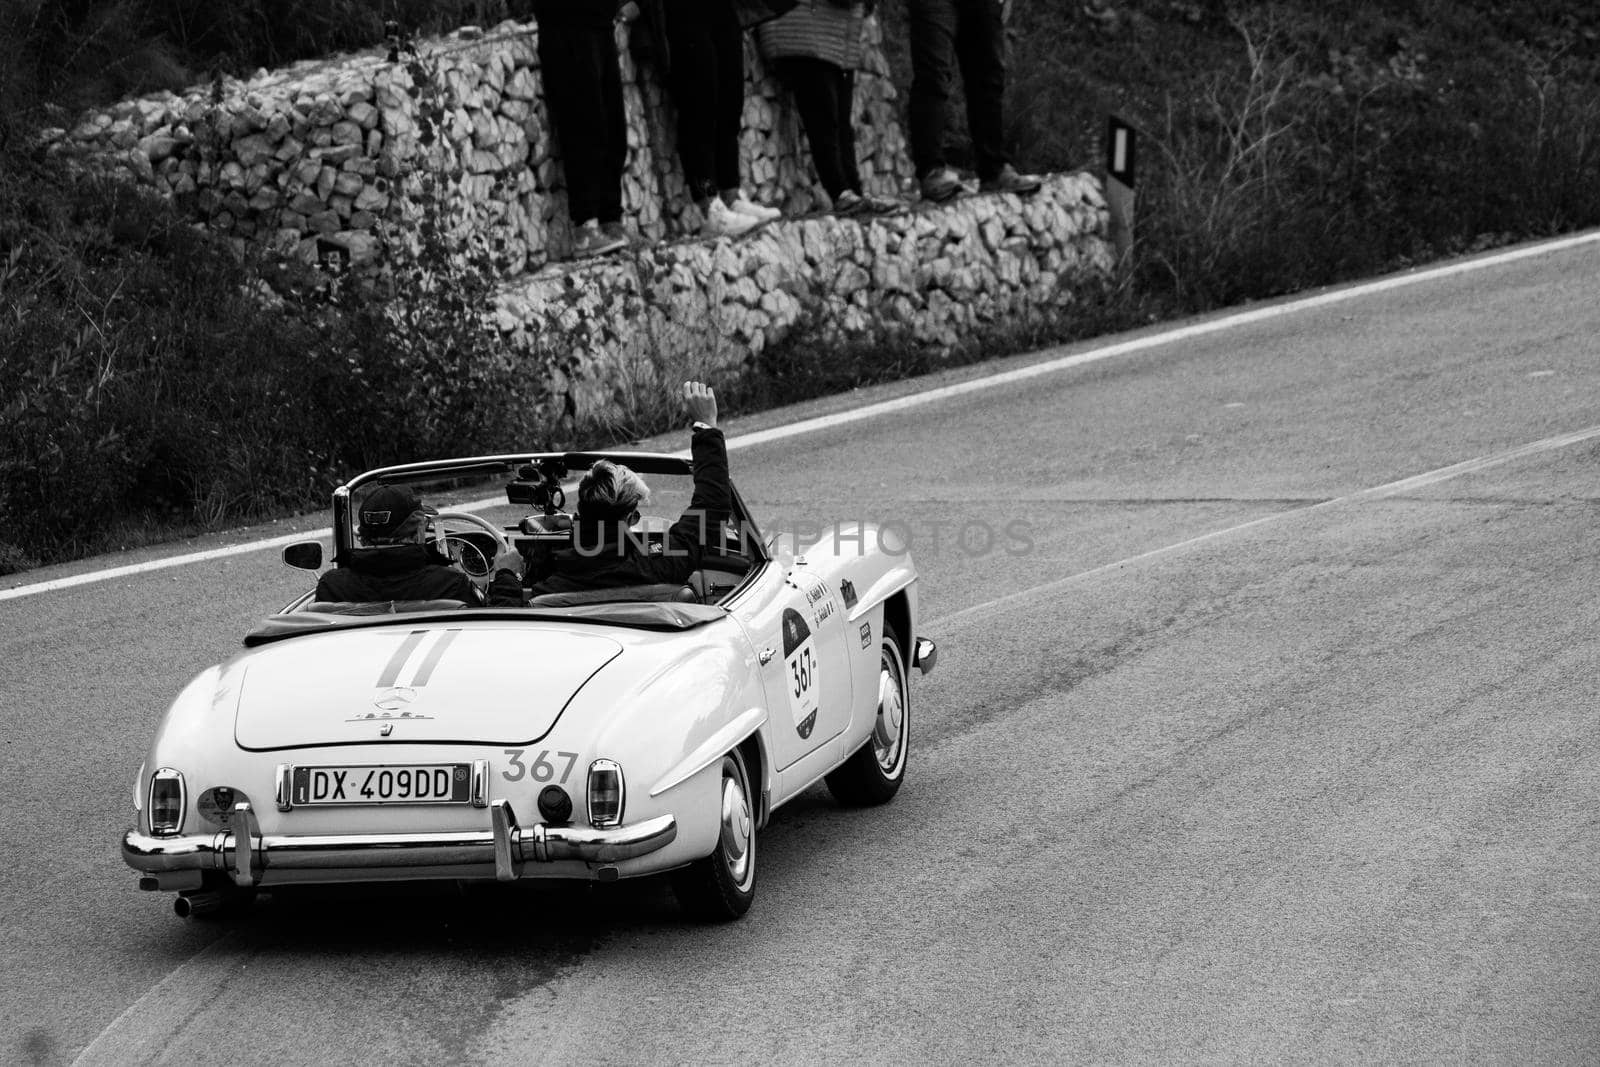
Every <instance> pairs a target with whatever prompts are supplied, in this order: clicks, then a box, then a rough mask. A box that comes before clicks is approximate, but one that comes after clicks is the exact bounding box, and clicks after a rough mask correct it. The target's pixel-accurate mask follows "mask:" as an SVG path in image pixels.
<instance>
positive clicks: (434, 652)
mask: <svg viewBox="0 0 1600 1067" xmlns="http://www.w3.org/2000/svg"><path fill="white" fill-rule="evenodd" d="M460 632H461V631H460V630H446V631H445V632H444V633H443V634H442V635H441V636H440V637H439V640H437V641H435V642H434V643H433V647H432V648H430V649H429V650H428V655H427V658H425V659H424V660H423V661H422V666H420V667H418V668H417V676H416V677H415V678H413V679H411V684H412V685H414V686H417V687H419V688H420V687H421V686H424V685H427V684H428V679H429V678H431V677H433V669H434V668H435V667H437V666H438V665H439V661H440V660H441V659H443V658H444V650H445V649H447V648H449V647H450V642H452V641H454V640H455V639H456V634H458V633H460Z"/></svg>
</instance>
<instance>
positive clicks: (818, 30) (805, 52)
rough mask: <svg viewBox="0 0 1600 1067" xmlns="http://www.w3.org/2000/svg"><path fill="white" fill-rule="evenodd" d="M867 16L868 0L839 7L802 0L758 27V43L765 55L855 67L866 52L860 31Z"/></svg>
mask: <svg viewBox="0 0 1600 1067" xmlns="http://www.w3.org/2000/svg"><path fill="white" fill-rule="evenodd" d="M866 20H867V15H866V5H865V4H860V3H855V4H851V5H850V6H848V7H840V6H838V5H837V4H834V3H832V2H831V0H800V3H799V4H798V5H796V6H795V8H794V9H793V10H792V11H790V12H789V13H788V14H787V15H781V16H779V17H778V18H775V19H773V20H772V21H771V22H763V23H762V24H761V25H759V26H757V27H756V29H755V35H756V45H757V46H758V47H759V48H760V49H761V55H762V57H763V58H765V59H779V58H782V57H785V56H802V57H806V58H810V59H821V60H825V61H827V62H829V63H832V64H833V65H834V66H836V67H840V68H843V69H844V70H856V69H858V68H859V67H860V66H861V60H862V57H863V54H864V52H865V49H864V47H863V46H862V42H861V31H862V28H863V26H864V25H865V24H866Z"/></svg>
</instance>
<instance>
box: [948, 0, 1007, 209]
mask: <svg viewBox="0 0 1600 1067" xmlns="http://www.w3.org/2000/svg"><path fill="white" fill-rule="evenodd" d="M957 3H959V4H960V28H959V30H958V32H957V33H956V57H957V59H958V61H959V62H960V64H961V86H962V89H963V91H964V92H965V93H966V97H967V128H968V129H969V130H970V131H971V133H972V154H973V158H974V160H975V162H976V163H977V167H978V177H979V178H980V179H981V180H984V181H988V180H991V179H993V178H995V177H996V176H998V175H999V173H1000V170H1001V168H1003V167H1004V166H1005V165H1006V164H1007V163H1009V162H1010V160H1009V159H1007V158H1006V152H1005V122H1004V110H1003V109H1004V106H1005V95H1006V29H1005V22H1004V20H1003V19H1002V17H1001V6H1000V5H999V4H997V3H995V2H994V0H957Z"/></svg>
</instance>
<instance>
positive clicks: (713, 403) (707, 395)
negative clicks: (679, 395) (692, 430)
mask: <svg viewBox="0 0 1600 1067" xmlns="http://www.w3.org/2000/svg"><path fill="white" fill-rule="evenodd" d="M683 405H684V407H686V408H688V409H689V421H690V422H703V423H705V424H706V425H707V426H715V425H716V424H717V394H716V393H714V392H712V390H711V386H709V385H706V384H705V383H704V382H684V383H683Z"/></svg>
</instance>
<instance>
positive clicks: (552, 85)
mask: <svg viewBox="0 0 1600 1067" xmlns="http://www.w3.org/2000/svg"><path fill="white" fill-rule="evenodd" d="M615 11H616V0H542V2H541V3H539V4H538V5H536V6H535V8H534V15H535V17H536V18H537V19H538V20H539V65H540V67H541V69H542V72H543V80H544V99H545V105H546V107H547V108H548V109H549V112H550V122H551V125H553V126H554V127H555V131H556V141H557V142H558V143H559V144H560V146H561V162H562V166H563V167H565V168H566V174H567V211H568V213H569V214H570V215H571V217H572V221H573V222H575V223H583V222H587V221H588V220H589V219H599V220H600V221H601V222H616V221H619V220H620V219H621V218H622V168H623V167H624V166H625V165H626V163H627V160H628V127H627V120H626V117H625V115H624V113H623V105H622V75H621V73H620V72H619V70H618V67H617V44H616V39H615V38H614V37H613V36H612V28H611V19H612V14H613V13H614V12H615Z"/></svg>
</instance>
